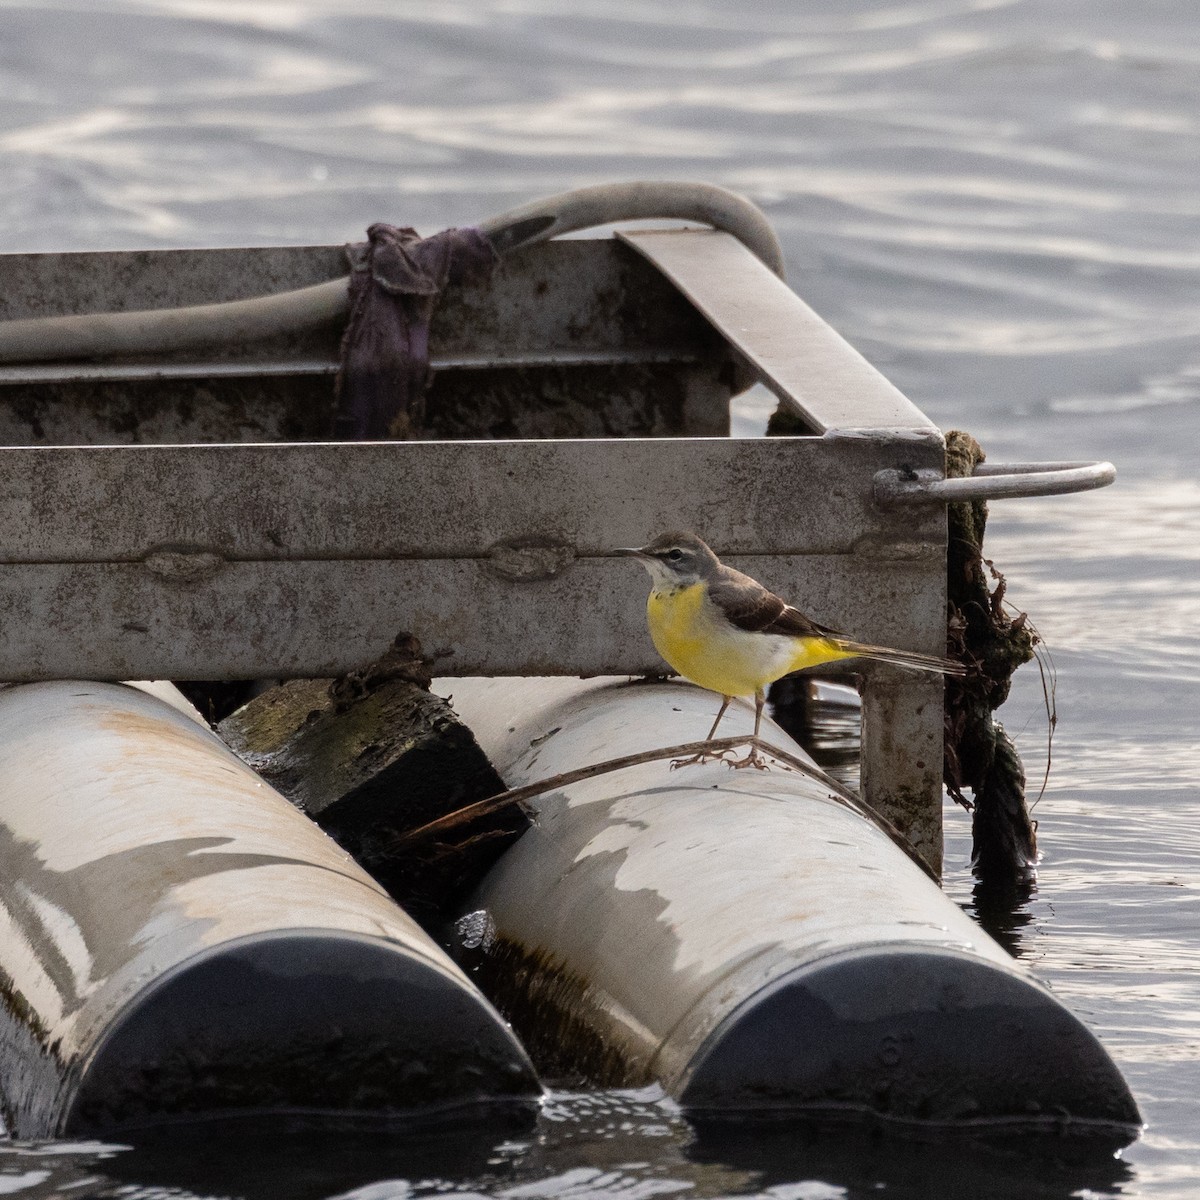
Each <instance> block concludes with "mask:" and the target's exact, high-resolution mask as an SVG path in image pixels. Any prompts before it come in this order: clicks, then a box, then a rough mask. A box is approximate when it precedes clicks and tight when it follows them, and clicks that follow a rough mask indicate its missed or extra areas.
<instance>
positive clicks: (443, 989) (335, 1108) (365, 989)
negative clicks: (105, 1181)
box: [57, 931, 541, 1136]
mask: <svg viewBox="0 0 1200 1200" xmlns="http://www.w3.org/2000/svg"><path fill="white" fill-rule="evenodd" d="M540 1094H541V1087H540V1084H539V1083H538V1080H537V1077H536V1074H535V1073H534V1070H533V1067H532V1065H531V1064H530V1062H529V1059H528V1057H527V1056H526V1054H525V1051H524V1050H523V1049H522V1047H521V1045H520V1043H519V1042H518V1041H517V1040H516V1038H515V1037H514V1035H513V1034H512V1032H511V1030H509V1029H508V1027H507V1026H506V1025H505V1024H504V1022H503V1021H502V1019H501V1018H500V1017H499V1015H498V1014H497V1013H496V1012H495V1011H494V1010H493V1009H492V1008H491V1007H490V1006H489V1005H488V1004H487V1003H486V1001H484V1000H483V999H482V997H480V996H479V995H478V994H477V993H476V992H474V991H473V990H471V989H470V988H468V987H466V986H464V985H463V984H461V983H460V982H459V981H457V980H456V979H454V977H453V976H451V975H448V974H447V973H445V972H443V971H440V970H439V969H438V968H437V967H435V966H434V965H433V964H431V963H429V962H427V961H425V960H424V959H423V958H421V957H420V956H418V955H414V954H412V953H406V952H405V951H404V950H403V949H402V948H401V947H399V946H397V945H395V944H394V943H391V942H388V941H385V940H384V939H382V938H379V939H372V938H369V937H353V936H351V937H347V936H346V935H345V934H332V933H328V932H324V931H298V932H289V933H282V934H271V935H264V936H261V937H252V938H246V939H242V940H240V941H238V942H235V943H232V944H229V945H225V946H221V947H219V948H217V949H214V950H213V951H210V952H209V953H207V954H205V955H203V956H201V957H199V958H197V959H193V960H192V961H190V962H187V963H184V964H183V965H182V966H180V967H179V968H177V969H176V970H175V971H173V972H172V973H171V974H169V975H168V976H166V977H164V978H163V979H161V980H160V981H158V982H156V983H155V984H154V985H152V986H151V987H149V988H147V989H146V991H145V992H143V993H141V994H140V995H139V996H138V997H137V998H136V999H135V1000H134V1001H133V1002H132V1003H131V1004H130V1005H129V1006H128V1007H127V1008H126V1009H125V1010H124V1011H123V1012H122V1013H120V1014H119V1015H118V1017H117V1019H116V1020H115V1021H114V1023H113V1025H112V1027H111V1028H110V1029H109V1030H108V1031H107V1032H106V1033H105V1035H104V1037H103V1038H102V1039H101V1041H100V1042H99V1044H98V1046H97V1049H96V1050H95V1052H94V1053H93V1054H92V1055H91V1056H90V1058H89V1060H88V1061H87V1062H86V1063H85V1064H84V1065H83V1068H82V1070H81V1071H80V1072H79V1073H78V1074H77V1076H76V1077H75V1079H74V1081H73V1083H72V1084H71V1085H70V1086H69V1087H68V1088H67V1094H66V1096H65V1097H64V1101H63V1107H62V1109H61V1116H60V1119H59V1122H58V1131H57V1132H58V1134H59V1136H78V1135H81V1134H98V1133H106V1132H110V1131H115V1130H126V1129H130V1128H137V1127H149V1126H154V1125H158V1124H162V1123H164V1122H178V1121H181V1120H190V1119H196V1118H201V1117H204V1118H212V1117H216V1116H222V1115H230V1114H238V1113H242V1114H245V1113H294V1114H302V1113H307V1114H311V1115H314V1116H315V1115H318V1114H321V1115H324V1116H326V1117H330V1116H339V1115H340V1116H345V1117H347V1118H350V1117H361V1116H373V1117H380V1116H383V1117H392V1118H402V1119H404V1120H405V1121H406V1122H407V1121H414V1122H424V1121H435V1120H439V1119H445V1116H446V1114H447V1113H452V1112H454V1111H457V1110H463V1111H464V1112H469V1113H472V1114H476V1113H478V1112H479V1111H480V1110H481V1109H484V1108H496V1107H502V1108H507V1107H514V1106H515V1107H527V1108H528V1110H529V1115H530V1119H532V1117H533V1114H534V1111H535V1106H536V1101H537V1098H538V1097H539V1096H540Z"/></svg>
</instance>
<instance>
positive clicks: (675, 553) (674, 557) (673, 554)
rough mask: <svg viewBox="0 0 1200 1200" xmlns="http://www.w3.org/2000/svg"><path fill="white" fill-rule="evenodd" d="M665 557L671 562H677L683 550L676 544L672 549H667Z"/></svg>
mask: <svg viewBox="0 0 1200 1200" xmlns="http://www.w3.org/2000/svg"><path fill="white" fill-rule="evenodd" d="M667 557H668V558H669V559H670V560H671V561H672V562H678V561H679V560H680V559H681V558H682V557H683V551H682V550H680V549H679V547H678V546H676V547H675V549H674V550H668V551H667Z"/></svg>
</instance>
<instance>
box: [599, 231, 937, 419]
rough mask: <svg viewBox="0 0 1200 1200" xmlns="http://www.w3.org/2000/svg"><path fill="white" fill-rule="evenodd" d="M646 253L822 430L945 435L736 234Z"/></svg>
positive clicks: (633, 241) (647, 241)
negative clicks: (898, 430) (880, 430)
mask: <svg viewBox="0 0 1200 1200" xmlns="http://www.w3.org/2000/svg"><path fill="white" fill-rule="evenodd" d="M618 236H619V237H620V238H621V240H622V241H625V242H628V243H629V245H631V246H633V247H635V248H636V249H637V250H639V251H641V253H643V254H644V255H645V256H646V257H647V258H648V259H650V261H651V262H653V263H654V264H655V266H657V267H658V269H659V270H660V271H662V272H663V274H664V275H666V276H667V278H668V279H671V280H672V281H673V282H674V283H675V285H676V286H677V287H678V288H679V289H680V290H681V291H682V292H683V293H684V295H686V296H687V297H688V298H689V299H690V300H691V302H692V303H693V304H694V305H695V306H696V308H697V309H699V311H700V312H701V313H703V314H704V316H706V317H707V318H708V319H709V320H710V321H711V322H712V323H713V325H714V326H716V328H717V330H718V332H719V333H720V334H721V335H722V336H723V337H724V338H726V339H727V340H728V341H729V342H730V343H731V344H732V345H734V346H736V347H737V349H738V350H739V351H740V352H741V353H742V354H743V355H744V356H745V357H746V359H747V360H748V361H749V362H750V364H751V365H752V366H753V368H754V370H755V371H756V372H757V373H758V374H759V376H760V377H761V379H762V382H763V383H765V384H766V385H767V387H769V388H770V389H771V390H772V391H773V392H775V394H776V395H777V396H779V398H780V399H781V400H782V401H784V402H785V403H786V404H787V405H789V406H790V407H791V408H793V409H794V410H795V411H796V412H797V413H798V414H799V415H801V416H803V417H804V418H805V419H806V420H808V421H809V422H811V423H812V425H813V427H814V428H815V429H817V430H818V431H821V432H824V431H825V430H827V429H920V430H926V431H928V432H930V433H934V432H936V427H935V426H934V425H933V423H932V422H931V421H930V420H929V418H928V417H926V416H925V414H924V413H922V412H921V410H920V409H919V408H917V406H916V405H915V404H913V403H912V402H911V401H910V400H908V399H907V398H906V397H905V396H904V395H903V394H902V393H901V392H900V390H899V389H898V388H897V387H896V386H895V385H894V384H892V383H891V382H890V381H889V380H887V379H886V378H884V376H883V375H881V374H880V373H879V372H878V371H877V370H876V369H875V368H874V367H873V366H871V364H870V363H869V362H867V360H866V359H865V358H863V356H862V355H861V354H859V352H858V351H857V350H855V349H854V347H853V346H851V345H850V344H849V342H847V341H845V339H844V338H842V337H841V335H840V334H838V333H837V331H836V330H834V329H833V327H832V326H830V325H828V324H827V323H826V322H825V321H823V320H822V319H821V318H820V317H819V316H818V315H817V314H816V313H815V312H813V310H812V309H811V308H809V307H808V305H807V304H805V303H804V301H803V300H801V299H800V297H799V296H797V295H796V293H795V292H793V291H792V289H791V288H789V287H788V285H787V284H786V283H784V282H783V280H781V279H780V278H779V277H778V276H777V275H775V274H774V273H773V272H772V271H770V270H769V269H768V268H767V267H766V266H764V264H763V263H762V262H761V261H760V260H759V259H757V258H756V257H755V256H754V254H753V253H751V251H750V250H748V249H747V248H746V247H745V246H744V245H742V243H741V242H739V241H738V240H737V239H736V238H735V237H733V236H732V235H730V234H728V233H718V232H716V231H714V230H698V229H686V230H638V231H636V232H631V233H621V234H619V235H618Z"/></svg>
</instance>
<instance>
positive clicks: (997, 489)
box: [875, 462, 1117, 508]
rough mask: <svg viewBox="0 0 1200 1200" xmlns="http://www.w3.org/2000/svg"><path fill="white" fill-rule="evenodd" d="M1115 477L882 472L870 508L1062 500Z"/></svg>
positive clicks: (1011, 469)
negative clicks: (1047, 498)
mask: <svg viewBox="0 0 1200 1200" xmlns="http://www.w3.org/2000/svg"><path fill="white" fill-rule="evenodd" d="M1116 477H1117V469H1116V467H1114V466H1113V465H1112V463H1110V462H1044V463H980V464H979V465H978V466H977V467H976V468H975V473H974V474H973V475H971V476H968V477H966V478H959V479H945V478H943V477H942V476H941V475H940V474H939V473H938V472H936V471H930V470H919V471H910V470H903V469H901V470H886V471H877V472H876V474H875V502H876V503H877V504H878V505H879V506H880V507H881V508H897V507H899V506H901V505H912V504H949V503H951V502H953V501H960V500H1008V499H1011V498H1013V497H1016V496H1061V495H1065V494H1066V493H1068V492H1088V491H1091V490H1092V489H1094V488H1102V487H1107V486H1108V485H1109V484H1110V483H1112V481H1113V480H1114V479H1116Z"/></svg>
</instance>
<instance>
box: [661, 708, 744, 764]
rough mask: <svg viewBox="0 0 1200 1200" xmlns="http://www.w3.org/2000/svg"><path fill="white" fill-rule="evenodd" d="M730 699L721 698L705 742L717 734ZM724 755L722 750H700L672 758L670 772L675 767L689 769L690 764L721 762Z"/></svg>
mask: <svg viewBox="0 0 1200 1200" xmlns="http://www.w3.org/2000/svg"><path fill="white" fill-rule="evenodd" d="M732 699H733V697H732V696H722V697H721V707H720V708H719V709H718V710H717V719H716V720H715V721H714V722H713V723H712V728H711V729H710V730H709V731H708V737H706V738H705V739H704V740H705V741H706V742H711V741H712V740H713V736H714V735H715V734H716V732H717V726H718V725H720V723H721V718H722V717H723V716H724V715H725V710H726V709H727V708H728V707H729V702H730V701H731V700H732ZM724 753H725V751H723V750H718V751H716V752H715V753H714V752H710V751H707V750H701V751H700V753H699V754H693V755H691V756H689V757H688V758H673V759H671V770H672V771H674V770H675V769H676V768H677V767H690V766H691V765H692V763H702V762H708V761H710V760H711V759H714V758H721V759H722V761H724V759H723V758H722V756H723V755H724Z"/></svg>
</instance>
